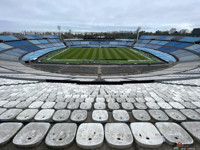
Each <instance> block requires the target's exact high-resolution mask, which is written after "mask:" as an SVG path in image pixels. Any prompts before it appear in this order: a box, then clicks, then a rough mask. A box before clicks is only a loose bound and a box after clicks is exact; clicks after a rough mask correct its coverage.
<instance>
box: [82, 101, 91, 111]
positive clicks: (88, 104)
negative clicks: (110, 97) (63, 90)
mask: <svg viewBox="0 0 200 150" xmlns="http://www.w3.org/2000/svg"><path fill="white" fill-rule="evenodd" d="M91 108H92V103H89V102H86V103H81V105H80V109H84V110H90V109H91Z"/></svg>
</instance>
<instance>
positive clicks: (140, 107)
mask: <svg viewBox="0 0 200 150" xmlns="http://www.w3.org/2000/svg"><path fill="white" fill-rule="evenodd" d="M134 105H135V107H136V108H137V109H147V106H146V105H145V104H144V103H143V102H139V103H138V102H135V103H134Z"/></svg>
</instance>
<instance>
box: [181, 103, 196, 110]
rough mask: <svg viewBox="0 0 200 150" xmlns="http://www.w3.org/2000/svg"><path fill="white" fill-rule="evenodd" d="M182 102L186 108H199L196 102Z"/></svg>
mask: <svg viewBox="0 0 200 150" xmlns="http://www.w3.org/2000/svg"><path fill="white" fill-rule="evenodd" d="M181 104H182V105H183V106H185V108H188V109H196V108H197V107H196V106H195V105H194V104H192V103H190V102H182V103H181Z"/></svg>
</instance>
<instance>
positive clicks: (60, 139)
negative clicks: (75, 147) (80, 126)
mask: <svg viewBox="0 0 200 150" xmlns="http://www.w3.org/2000/svg"><path fill="white" fill-rule="evenodd" d="M76 130H77V125H76V124H75V123H57V124H55V125H54V126H53V127H52V128H51V130H50V131H49V133H48V134H47V136H46V139H45V143H46V144H47V146H49V147H52V148H64V147H66V146H68V145H69V144H71V143H72V142H73V140H74V138H75V136H76Z"/></svg>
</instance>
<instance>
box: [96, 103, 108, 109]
mask: <svg viewBox="0 0 200 150" xmlns="http://www.w3.org/2000/svg"><path fill="white" fill-rule="evenodd" d="M94 109H106V104H105V103H94Z"/></svg>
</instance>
